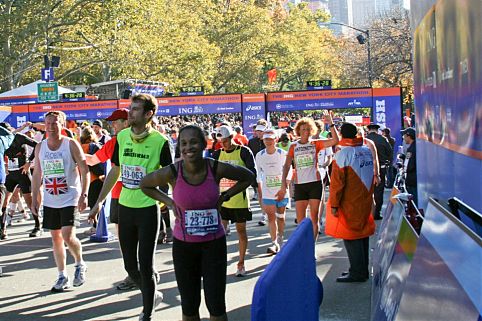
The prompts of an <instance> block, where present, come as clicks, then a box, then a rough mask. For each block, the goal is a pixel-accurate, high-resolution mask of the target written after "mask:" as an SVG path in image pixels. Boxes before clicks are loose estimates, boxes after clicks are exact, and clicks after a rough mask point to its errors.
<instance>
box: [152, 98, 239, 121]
mask: <svg viewBox="0 0 482 321" xmlns="http://www.w3.org/2000/svg"><path fill="white" fill-rule="evenodd" d="M157 102H158V104H159V109H158V110H157V115H158V116H176V115H201V114H225V113H240V112H241V94H230V95H212V96H179V97H162V98H158V99H157Z"/></svg>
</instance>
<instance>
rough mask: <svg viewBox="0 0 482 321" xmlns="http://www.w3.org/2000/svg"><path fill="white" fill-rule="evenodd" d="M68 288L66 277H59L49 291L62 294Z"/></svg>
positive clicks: (68, 283)
mask: <svg viewBox="0 0 482 321" xmlns="http://www.w3.org/2000/svg"><path fill="white" fill-rule="evenodd" d="M68 288H70V282H69V277H68V276H59V278H58V279H57V281H55V284H54V286H53V287H52V289H50V291H52V292H64V290H65V289H68Z"/></svg>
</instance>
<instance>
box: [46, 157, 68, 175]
mask: <svg viewBox="0 0 482 321" xmlns="http://www.w3.org/2000/svg"><path fill="white" fill-rule="evenodd" d="M43 164H44V166H43V170H44V177H46V178H52V177H65V168H64V160H63V159H62V158H57V159H44V162H43Z"/></svg>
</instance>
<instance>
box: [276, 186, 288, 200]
mask: <svg viewBox="0 0 482 321" xmlns="http://www.w3.org/2000/svg"><path fill="white" fill-rule="evenodd" d="M285 196H286V188H283V187H281V188H280V190H279V191H278V192H277V193H276V195H275V197H276V200H277V201H278V202H281V201H282V200H283V199H284V198H285Z"/></svg>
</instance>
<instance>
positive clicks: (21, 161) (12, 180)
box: [0, 123, 41, 237]
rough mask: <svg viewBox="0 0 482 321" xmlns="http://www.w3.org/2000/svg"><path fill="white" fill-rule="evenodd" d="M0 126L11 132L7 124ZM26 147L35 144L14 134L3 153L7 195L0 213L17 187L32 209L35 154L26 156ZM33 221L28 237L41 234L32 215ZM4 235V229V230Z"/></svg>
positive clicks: (3, 210)
mask: <svg viewBox="0 0 482 321" xmlns="http://www.w3.org/2000/svg"><path fill="white" fill-rule="evenodd" d="M0 126H2V127H5V128H7V129H9V130H10V131H11V132H13V128H11V127H10V125H9V124H8V123H0ZM27 146H30V147H33V148H35V146H37V142H36V141H35V140H33V139H31V138H29V137H27V136H26V135H24V134H21V133H15V138H14V139H13V142H12V145H10V147H9V148H8V149H7V151H6V152H5V156H7V157H8V161H7V170H8V173H7V179H6V181H5V187H6V188H7V194H6V196H5V202H4V203H3V207H2V212H3V213H6V207H7V205H8V203H9V202H10V199H11V198H12V195H13V192H14V191H15V189H16V188H17V187H20V189H21V191H22V194H23V197H24V199H25V202H26V203H27V206H28V208H29V209H31V208H32V194H31V187H32V181H31V174H30V165H31V162H32V161H33V159H34V157H35V153H31V154H30V156H29V157H28V159H27V156H28V149H27ZM33 218H34V220H35V227H34V229H33V230H32V231H31V232H30V234H29V236H30V237H36V236H39V235H40V234H41V230H40V220H39V217H38V216H36V215H33ZM4 233H5V235H6V228H5V229H4Z"/></svg>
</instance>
